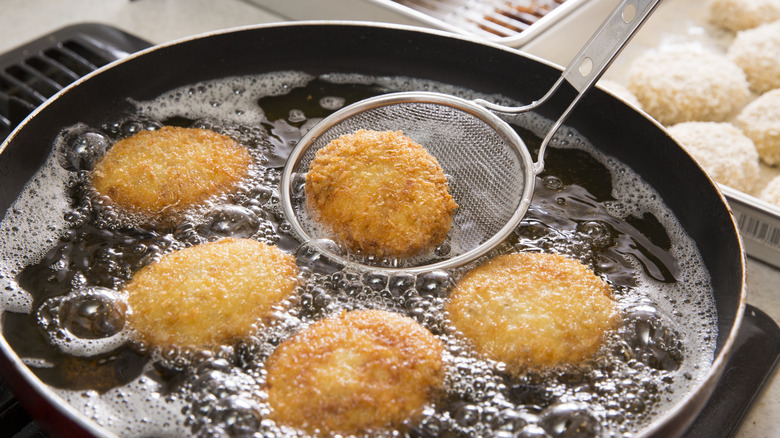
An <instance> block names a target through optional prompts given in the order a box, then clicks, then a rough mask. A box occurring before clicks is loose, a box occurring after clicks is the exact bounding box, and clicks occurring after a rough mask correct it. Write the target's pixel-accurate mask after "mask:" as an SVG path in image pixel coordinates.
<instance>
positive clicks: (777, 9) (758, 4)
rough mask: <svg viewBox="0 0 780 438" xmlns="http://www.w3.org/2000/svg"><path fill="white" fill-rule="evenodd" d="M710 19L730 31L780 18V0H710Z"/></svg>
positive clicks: (748, 27)
mask: <svg viewBox="0 0 780 438" xmlns="http://www.w3.org/2000/svg"><path fill="white" fill-rule="evenodd" d="M708 8H709V15H710V21H712V23H713V24H715V25H717V26H720V27H722V28H724V29H728V30H730V31H734V32H736V31H740V30H745V29H752V28H754V27H756V26H759V25H761V24H763V23H768V22H770V21H774V20H778V19H780V0H710V2H709V5H708Z"/></svg>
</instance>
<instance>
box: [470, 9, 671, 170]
mask: <svg viewBox="0 0 780 438" xmlns="http://www.w3.org/2000/svg"><path fill="white" fill-rule="evenodd" d="M661 1H663V0H623V1H621V2H620V4H619V5H617V7H616V8H615V9H614V10H613V11H612V13H611V14H610V15H609V17H608V18H607V19H606V20H605V21H604V22H603V23H602V24H601V26H600V27H599V29H598V30H597V31H596V33H594V34H593V36H591V38H590V40H588V42H587V43H586V44H585V46H584V47H583V48H582V49H581V50H580V52H579V53H578V54H577V56H575V57H574V59H572V61H571V62H570V63H569V65H568V66H567V67H566V69H565V70H564V71H563V73H561V76H560V77H559V78H558V80H557V81H556V82H555V84H553V86H552V87H551V88H550V90H548V91H547V94H545V95H544V96H542V98H541V99H539V100H536V101H534V102H532V103H531V104H529V105H525V106H520V107H512V106H503V105H496V104H494V103H491V102H488V101H486V100H482V99H477V100H475V101H474V102H475V103H477V104H479V105H482V106H483V107H485V108H488V109H490V110H492V111H496V112H502V113H510V114H518V113H523V112H527V111H531V110H533V109H535V108H537V107H539V106H541V105H542V104H544V103H545V102H547V101H548V100H549V99H550V98H551V97H552V96H553V95H554V94H555V93H556V92H557V91H558V89H559V88H560V87H561V85H562V84H563V82H564V81H566V82H568V83H569V84H570V85H571V86H572V87H574V89H575V90H576V91H577V92H578V93H577V96H576V97H574V99H573V100H572V102H571V103H570V104H569V106H568V108H566V110H565V111H564V112H563V113H562V114H561V115H560V117H558V120H557V121H556V122H555V124H554V125H553V127H552V129H550V131H549V132H548V133H547V135H546V136H545V138H544V140H543V141H542V145H541V147H540V148H539V156H538V158H537V161H536V163H535V164H534V172H535V173H537V174H538V173H539V172H541V171H542V170H544V153H545V150H546V149H547V145H548V143H549V142H550V140H551V139H552V137H553V135H554V134H555V132H556V131H557V130H558V128H560V127H561V125H563V122H564V121H565V120H566V118H567V117H568V116H569V113H571V111H572V110H573V109H574V107H575V106H576V105H577V103H578V102H579V101H580V99H581V98H582V96H583V95H584V94H585V93H586V92H587V91H588V90H590V88H591V87H592V86H593V84H595V83H596V81H598V80H599V78H601V76H602V75H603V74H604V72H605V71H606V70H607V68H608V67H609V66H610V65H611V64H612V61H614V60H615V58H617V56H618V54H620V52H621V51H622V50H623V48H624V47H625V46H626V44H628V42H629V41H630V40H631V38H633V36H634V35H635V34H636V32H637V31H638V30H639V28H640V27H642V24H644V23H645V21H646V20H647V18H648V17H650V15H651V14H652V13H653V11H655V8H656V7H657V6H658V5H659V4H660V3H661Z"/></svg>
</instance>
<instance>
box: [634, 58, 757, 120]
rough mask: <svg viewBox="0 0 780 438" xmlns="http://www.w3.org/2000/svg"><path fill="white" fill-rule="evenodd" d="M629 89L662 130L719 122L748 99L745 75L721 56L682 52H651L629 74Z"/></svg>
mask: <svg viewBox="0 0 780 438" xmlns="http://www.w3.org/2000/svg"><path fill="white" fill-rule="evenodd" d="M628 75H629V77H628V89H629V90H630V91H631V92H632V93H634V95H635V96H636V98H637V99H638V100H639V103H641V104H642V109H644V110H645V111H647V113H648V114H650V115H651V116H652V117H653V118H655V119H656V120H658V121H659V122H661V123H662V124H664V125H674V124H677V123H682V122H692V121H700V122H721V121H724V120H726V119H727V118H728V117H730V116H731V115H733V114H734V113H735V112H737V111H738V110H739V109H741V108H742V107H743V106H744V105H745V103H747V101H748V99H749V98H750V89H749V87H748V82H747V79H746V78H745V73H744V72H743V71H742V70H741V69H740V68H739V67H737V66H736V65H735V64H734V63H733V62H731V61H729V60H728V59H727V58H726V57H725V56H723V55H719V54H717V53H714V52H712V51H708V50H705V49H701V48H696V47H690V46H681V47H675V48H670V49H664V50H654V51H649V52H646V53H644V54H643V55H641V56H639V57H638V58H636V59H635V60H634V61H633V62H632V63H631V66H630V68H629V72H628Z"/></svg>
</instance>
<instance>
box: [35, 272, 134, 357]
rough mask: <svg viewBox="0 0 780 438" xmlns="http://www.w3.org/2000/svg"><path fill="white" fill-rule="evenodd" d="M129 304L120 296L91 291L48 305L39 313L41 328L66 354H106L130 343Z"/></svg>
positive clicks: (103, 290)
mask: <svg viewBox="0 0 780 438" xmlns="http://www.w3.org/2000/svg"><path fill="white" fill-rule="evenodd" d="M126 312H127V304H126V302H125V299H124V296H122V294H120V293H119V292H117V291H115V290H112V289H106V288H102V287H88V288H83V289H77V290H74V291H71V292H70V293H69V294H66V295H61V296H57V297H52V298H49V299H47V300H46V301H44V303H43V304H42V305H41V306H40V307H39V308H38V311H37V312H36V320H37V323H38V326H39V327H41V328H42V329H43V331H44V333H45V334H46V336H47V338H48V339H49V342H50V343H52V344H54V345H55V346H57V347H59V348H60V349H61V350H62V351H63V352H65V353H69V354H72V355H74V356H80V357H86V356H93V355H97V354H102V353H106V352H108V351H111V350H113V349H115V348H117V347H119V346H120V345H122V344H124V343H125V342H126V341H127V339H128V336H127V332H126V330H125V313H126Z"/></svg>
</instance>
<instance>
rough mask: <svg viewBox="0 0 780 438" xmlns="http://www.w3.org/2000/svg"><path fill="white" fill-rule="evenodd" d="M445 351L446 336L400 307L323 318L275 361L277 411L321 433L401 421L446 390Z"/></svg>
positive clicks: (272, 378) (270, 367)
mask: <svg viewBox="0 0 780 438" xmlns="http://www.w3.org/2000/svg"><path fill="white" fill-rule="evenodd" d="M443 351H444V347H443V344H442V343H441V341H440V340H439V339H437V338H436V337H435V336H433V335H432V334H431V333H430V332H429V331H428V330H426V329H425V328H424V327H423V326H421V325H420V324H418V323H417V322H416V321H414V320H413V319H411V318H408V317H406V316H402V315H399V314H397V313H393V312H388V311H382V310H355V311H350V312H343V313H341V314H340V315H338V316H333V317H329V318H326V319H323V320H320V321H318V322H316V323H314V324H312V325H311V326H310V327H309V328H307V329H305V330H303V331H301V332H300V333H298V334H296V335H295V336H293V337H292V338H290V339H288V340H286V341H284V342H282V343H281V344H280V345H279V347H278V349H277V350H276V351H275V352H274V353H273V354H272V355H271V357H270V358H269V359H268V362H267V371H268V379H267V382H268V402H269V404H270V406H271V410H272V413H271V416H272V418H273V419H274V420H276V421H277V422H278V423H280V424H283V425H287V426H291V427H295V428H298V429H302V430H304V431H306V432H308V433H312V434H315V435H321V436H323V435H332V434H344V435H351V434H363V433H370V432H371V431H372V430H373V431H376V430H379V429H383V428H388V427H398V426H400V425H401V423H403V422H404V421H406V420H408V419H410V418H413V416H414V415H415V414H416V413H418V412H419V411H420V410H421V409H422V408H423V407H424V406H425V405H426V404H427V403H428V402H429V401H431V400H432V397H434V396H435V392H436V390H437V389H438V388H440V386H441V384H442V381H443V374H444V371H443V359H442V354H443Z"/></svg>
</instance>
